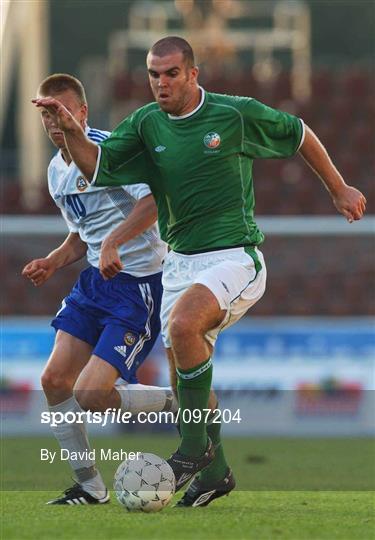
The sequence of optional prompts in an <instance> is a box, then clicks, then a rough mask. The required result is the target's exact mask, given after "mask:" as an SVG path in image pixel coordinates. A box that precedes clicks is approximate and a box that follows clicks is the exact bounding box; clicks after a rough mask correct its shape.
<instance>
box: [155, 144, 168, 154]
mask: <svg viewBox="0 0 375 540" xmlns="http://www.w3.org/2000/svg"><path fill="white" fill-rule="evenodd" d="M166 149H167V147H166V146H162V145H160V146H157V147H156V148H155V152H158V153H159V154H160V152H164V150H166Z"/></svg>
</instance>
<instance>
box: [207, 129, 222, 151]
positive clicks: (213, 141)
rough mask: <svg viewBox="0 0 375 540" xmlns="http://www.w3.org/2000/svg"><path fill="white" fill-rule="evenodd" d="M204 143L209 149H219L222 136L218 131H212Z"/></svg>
mask: <svg viewBox="0 0 375 540" xmlns="http://www.w3.org/2000/svg"><path fill="white" fill-rule="evenodd" d="M203 142H204V144H205V146H207V148H210V149H214V148H217V147H218V146H220V143H221V139H220V135H219V134H218V133H216V131H210V133H207V135H205V136H204V137H203Z"/></svg>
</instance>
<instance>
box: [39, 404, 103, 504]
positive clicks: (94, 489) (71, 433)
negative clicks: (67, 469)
mask: <svg viewBox="0 0 375 540" xmlns="http://www.w3.org/2000/svg"><path fill="white" fill-rule="evenodd" d="M49 410H50V411H51V412H61V413H62V414H66V413H67V412H73V413H75V414H76V413H79V412H84V411H83V410H82V409H81V407H80V405H79V403H78V401H77V400H76V399H75V397H74V396H71V397H70V398H69V399H67V400H66V401H63V402H62V403H58V404H57V405H49ZM51 429H52V432H53V434H54V435H55V437H56V439H57V441H58V443H59V445H60V448H62V449H66V450H68V451H69V454H70V453H71V452H81V456H82V455H83V459H74V460H71V459H70V460H69V463H70V466H71V468H72V469H73V471H74V474H75V476H76V478H77V480H78V482H79V484H80V485H81V486H82V487H83V489H84V490H85V491H87V492H88V493H90V495H92V496H93V497H96V498H97V499H101V498H102V497H105V495H106V487H105V485H104V482H103V479H102V477H101V475H100V472H99V471H98V470H97V469H96V466H95V461H94V460H92V459H89V458H88V456H87V453H88V452H90V451H91V448H90V443H89V440H88V437H87V430H86V424H85V422H83V423H77V422H76V423H72V424H69V423H67V422H63V423H61V424H58V425H57V426H51ZM77 456H78V454H77ZM86 456H87V457H86Z"/></svg>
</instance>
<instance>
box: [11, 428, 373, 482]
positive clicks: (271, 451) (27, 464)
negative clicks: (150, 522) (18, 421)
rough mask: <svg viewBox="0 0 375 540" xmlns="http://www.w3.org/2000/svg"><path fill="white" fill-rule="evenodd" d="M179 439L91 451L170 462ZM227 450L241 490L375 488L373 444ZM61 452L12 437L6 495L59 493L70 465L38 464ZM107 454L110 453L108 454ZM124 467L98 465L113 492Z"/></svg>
mask: <svg viewBox="0 0 375 540" xmlns="http://www.w3.org/2000/svg"><path fill="white" fill-rule="evenodd" d="M177 444H178V438H177V435H176V436H174V435H173V434H172V435H163V436H161V435H160V434H158V435H152V434H150V435H132V434H128V433H123V434H121V435H119V436H118V437H114V438H107V437H103V438H97V439H96V440H93V445H92V446H93V448H95V449H96V452H97V456H99V457H100V450H101V449H104V450H105V451H106V452H107V450H108V449H112V450H113V451H116V450H117V451H118V450H120V449H123V450H125V451H127V452H130V451H133V452H137V451H145V452H152V453H154V454H157V455H160V456H162V457H168V456H169V455H170V453H171V452H172V451H174V450H175V449H176V447H177ZM224 444H225V450H226V454H227V456H228V462H229V463H230V464H231V466H232V468H233V470H234V474H235V476H236V478H237V483H238V490H248V491H257V490H265V491H270V490H275V491H279V490H281V491H287V490H301V491H306V490H313V491H314V490H318V491H324V490H333V491H371V490H373V489H374V488H375V457H374V456H375V442H374V441H373V440H371V439H273V438H268V439H252V438H236V439H234V438H225V439H224ZM41 448H47V449H49V450H50V451H56V452H58V446H57V443H56V441H55V439H54V438H53V437H52V436H51V437H45V438H10V439H7V438H6V439H4V440H3V442H2V459H1V469H2V470H1V477H2V489H3V490H18V491H23V490H26V491H30V490H35V491H38V490H46V491H54V492H60V491H62V490H64V489H66V488H67V487H69V486H68V484H69V482H70V476H71V471H70V468H69V466H68V464H67V462H61V461H60V460H57V458H56V460H55V462H54V463H52V464H49V463H47V462H42V461H41V460H40V449H41ZM107 454H108V452H107ZM119 463H120V462H116V461H108V460H107V461H100V459H98V460H97V464H98V467H99V468H100V471H101V472H102V475H103V477H104V479H105V481H106V482H107V485H108V486H109V487H110V486H111V485H112V478H113V475H114V472H115V470H116V468H117V466H118V465H119Z"/></svg>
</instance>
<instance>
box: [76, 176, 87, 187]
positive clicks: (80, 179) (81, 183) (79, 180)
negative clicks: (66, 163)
mask: <svg viewBox="0 0 375 540" xmlns="http://www.w3.org/2000/svg"><path fill="white" fill-rule="evenodd" d="M76 186H77V189H78V191H85V189H87V188H88V186H89V183H88V181H87V180H86V178H84V177H83V176H79V177H78V178H77V181H76Z"/></svg>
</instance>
